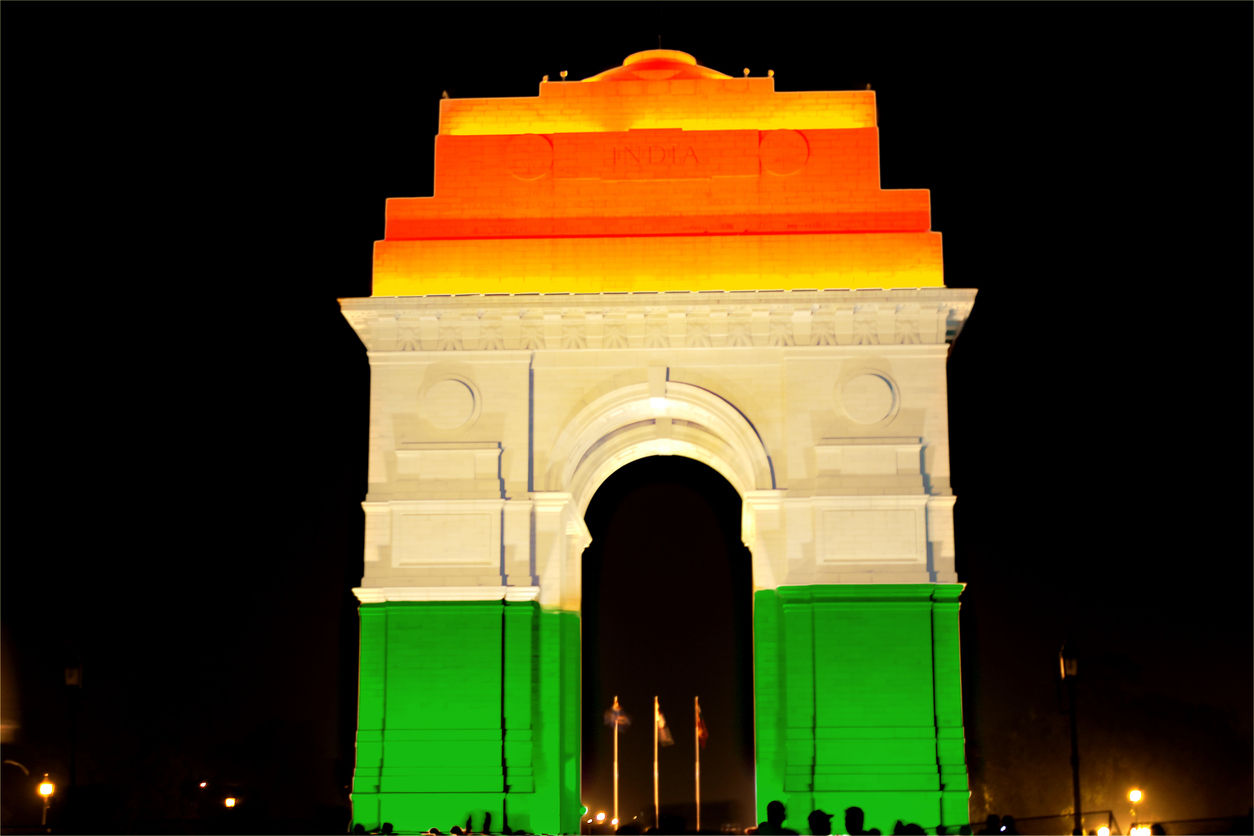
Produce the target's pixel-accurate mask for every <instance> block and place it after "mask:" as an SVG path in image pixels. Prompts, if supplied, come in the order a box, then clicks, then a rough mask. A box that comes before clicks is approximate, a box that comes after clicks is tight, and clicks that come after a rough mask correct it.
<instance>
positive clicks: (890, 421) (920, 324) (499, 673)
mask: <svg viewBox="0 0 1254 836" xmlns="http://www.w3.org/2000/svg"><path fill="white" fill-rule="evenodd" d="M440 107H441V123H440V124H441V128H440V136H439V137H437V141H436V195H435V196H434V197H431V198H406V199H394V200H389V201H388V209H387V233H386V238H385V240H384V241H380V242H378V243H377V245H376V250H375V274H374V275H375V284H374V295H373V296H372V297H370V298H367V299H344V300H341V307H342V309H343V311H344V315H345V317H346V318H347V319H348V321H349V322H350V323H351V324H352V326H353V328H354V329H355V331H356V332H357V334H358V335H359V337H360V338H361V340H362V342H363V343H364V344H365V346H366V348H367V349H368V356H369V359H370V366H371V396H370V397H371V407H370V443H369V476H368V482H369V493H368V496H367V498H366V501H365V503H363V507H364V509H365V516H366V535H365V561H366V562H365V576H364V577H363V579H362V584H361V588H360V589H358V590H356V592H357V595H358V597H359V599H360V600H361V602H362V606H361V613H362V635H361V642H362V656H361V683H360V687H361V692H360V693H361V697H360V700H361V703H360V706H359V728H358V752H357V770H356V773H355V777H354V783H353V806H354V818H355V820H356V821H359V822H362V823H363V824H365V825H367V826H368V827H373V826H376V825H378V824H380V823H381V822H383V821H390V822H392V823H393V824H394V825H395V826H396V827H397V828H398V829H402V830H415V829H425V828H428V827H432V826H435V827H439V828H440V829H441V830H445V831H447V829H448V827H449V826H450V825H451V824H453V823H464V822H465V820H466V818H467V816H468V815H473V817H474V824H475V826H476V827H478V826H480V825H481V822H482V816H483V814H484V813H485V812H488V811H490V812H491V813H492V818H493V823H494V826H499V824H501V823H504V815H505V814H508V817H509V824H510V826H511V827H513V828H515V829H518V828H524V829H526V830H528V831H531V832H551V833H553V832H564V833H571V832H578V814H579V808H580V800H579V753H580V743H579V682H580V672H579V664H580V663H579V647H580V644H579V641H580V639H579V615H578V614H579V610H580V573H581V556H582V552H583V549H584V547H585V546H586V545H587V544H588V542H589V534H588V531H587V528H586V527H585V526H584V523H583V514H584V512H585V510H586V509H587V507H588V503H589V502H590V501H591V499H592V496H593V494H594V493H595V491H596V489H597V488H598V487H599V486H600V484H601V483H602V482H603V481H604V480H605V479H606V478H608V477H609V476H610V475H611V474H612V473H613V472H614V471H615V470H617V469H618V468H620V467H622V466H623V465H624V464H626V463H628V462H631V461H634V460H636V459H639V458H642V457H644V456H651V455H682V456H688V457H690V458H694V459H697V460H698V461H702V462H704V463H706V464H708V465H709V466H710V467H712V468H714V469H715V470H717V471H718V472H719V473H721V474H722V475H723V476H724V477H725V478H726V479H727V480H728V482H730V483H731V484H732V486H733V487H735V489H736V490H737V491H738V492H739V493H740V495H741V497H742V498H743V500H744V510H743V517H742V519H743V531H742V537H743V540H744V542H745V544H746V545H747V546H748V547H749V548H750V551H751V553H752V559H753V583H754V589H755V615H754V619H755V624H754V635H755V638H754V642H755V718H756V719H755V722H756V741H757V744H756V745H757V787H758V798H757V805H758V816H759V818H760V819H763V818H765V815H766V814H765V806H766V804H767V802H769V801H771V800H773V799H775V798H778V799H780V800H782V801H784V803H785V804H786V805H787V806H788V808H789V810H791V811H792V813H793V816H794V818H793V819H792V820H791V821H790V824H791V826H792V827H793V828H794V829H798V830H800V831H802V832H806V827H805V822H804V816H805V814H806V813H807V812H808V811H809V810H811V809H814V808H815V807H823V808H824V809H827V810H843V809H844V808H845V807H847V806H850V805H852V804H857V805H858V806H861V807H863V808H864V809H865V810H866V811H867V815H868V819H867V824H868V826H875V827H879V828H881V829H882V830H886V831H887V828H890V827H891V826H892V823H893V821H894V820H895V819H897V818H902V819H904V820H907V821H917V822H919V823H921V824H925V825H928V826H932V825H935V824H936V823H938V822H942V821H944V822H948V823H961V822H964V821H965V820H966V817H967V816H966V803H967V795H968V793H967V784H966V780H967V779H966V767H965V763H964V757H963V733H962V716H961V685H960V678H959V655H958V621H957V608H958V603H957V599H958V593H959V592H960V591H961V586H960V585H958V583H957V582H958V578H957V575H956V574H955V572H954V543H953V503H954V496H953V494H952V491H951V490H950V487H949V447H948V437H949V433H948V423H947V421H948V415H947V403H946V385H945V361H946V358H947V354H948V347H947V343H949V342H952V340H953V339H954V338H955V337H956V336H957V334H958V332H959V330H960V329H961V327H962V324H963V322H964V320H965V318H966V316H967V314H968V313H969V311H970V309H971V307H972V304H973V302H974V297H975V291H973V290H959V289H949V288H945V287H944V286H943V282H942V274H941V256H940V236H939V234H937V233H934V232H931V231H930V221H929V209H928V194H927V192H926V191H882V190H880V189H879V185H878V180H879V161H878V138H877V133H876V131H877V129H876V128H875V124H874V110H875V108H874V94H873V93H870V92H862V91H856V92H836V93H780V94H777V93H775V92H774V81H773V80H771V79H729V78H727V77H726V76H723V75H722V74H720V73H716V72H714V71H712V70H708V69H706V68H703V67H699V66H698V65H697V64H696V63H695V61H693V60H692V59H691V57H690V56H685V55H683V54H682V53H674V52H671V51H654V52H650V53H641V54H639V55H636V56H632V57H631V58H629V59H628V61H627V62H626V63H625V65H624V66H623V67H620V68H618V69H616V70H611V71H609V72H608V73H603V74H602V75H601V76H598V77H596V79H592V80H587V81H585V82H583V83H577V82H568V83H546V84H542V85H541V91H540V96H539V97H538V98H536V99H480V100H443V101H441V103H440ZM627 291H631V292H627ZM659 536H665V533H664V532H660V533H659ZM807 706H808V707H807Z"/></svg>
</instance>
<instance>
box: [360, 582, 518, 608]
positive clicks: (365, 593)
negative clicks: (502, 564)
mask: <svg viewBox="0 0 1254 836" xmlns="http://www.w3.org/2000/svg"><path fill="white" fill-rule="evenodd" d="M353 594H354V595H356V596H357V600H358V601H360V602H361V603H363V604H381V603H383V602H385V601H534V600H536V597H537V596H538V595H539V594H540V587H538V586H407V587H365V588H362V587H355V588H354V589H353Z"/></svg>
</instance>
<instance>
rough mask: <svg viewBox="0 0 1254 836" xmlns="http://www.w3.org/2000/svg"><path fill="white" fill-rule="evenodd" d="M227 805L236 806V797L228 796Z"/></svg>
mask: <svg viewBox="0 0 1254 836" xmlns="http://www.w3.org/2000/svg"><path fill="white" fill-rule="evenodd" d="M226 806H228V807H234V806H235V799H234V798H228V799H227V800H226Z"/></svg>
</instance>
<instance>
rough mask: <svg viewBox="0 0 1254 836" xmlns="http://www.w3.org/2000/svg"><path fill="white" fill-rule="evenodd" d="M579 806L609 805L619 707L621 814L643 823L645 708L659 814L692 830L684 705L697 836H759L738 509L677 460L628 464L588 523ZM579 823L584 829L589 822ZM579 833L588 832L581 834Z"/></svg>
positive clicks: (703, 475) (746, 573) (709, 478)
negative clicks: (660, 725)
mask: <svg viewBox="0 0 1254 836" xmlns="http://www.w3.org/2000/svg"><path fill="white" fill-rule="evenodd" d="M584 519H585V522H586V523H587V526H588V530H589V532H591V534H592V543H591V545H589V546H588V548H587V549H586V550H585V551H584V554H583V606H582V619H581V626H582V633H583V641H582V643H583V671H582V676H583V699H582V703H583V726H582V749H583V769H582V794H583V802H584V803H585V804H586V805H588V807H589V808H590V810H591V815H595V814H596V813H597V812H598V811H601V810H604V811H605V813H606V817H607V821H608V818H609V817H610V816H611V815H612V804H613V780H614V775H613V742H612V729H611V728H610V727H609V726H606V725H605V722H604V715H605V712H606V710H607V709H609V707H610V705H611V703H612V702H613V699H614V697H615V695H617V696H618V698H619V701H620V703H621V705H622V708H623V711H624V712H625V713H626V714H627V715H628V716H629V717H630V718H631V721H632V725H631V727H630V728H629V729H626V730H625V731H623V732H622V733H621V734H620V736H619V815H620V817H621V819H622V821H623V823H624V824H628V823H633V817H635V816H640V819H639V822H638V823H639V824H640V825H641V828H640V829H641V832H643V830H644V829H645V828H647V827H650V826H652V825H653V732H652V728H651V725H650V723H651V720H652V710H653V697H654V695H657V696H658V697H659V699H660V705H661V709H662V713H663V715H664V716H665V717H666V721H667V724H668V725H669V726H670V727H671V730H672V734H673V736H674V738H675V745H673V746H670V747H666V748H661V749H659V773H660V780H659V786H660V792H659V796H660V801H661V808H662V813H663V815H666V814H667V813H668V812H669V813H670V814H671V815H678V816H682V817H683V818H684V819H685V821H686V827H687V828H688V829H692V828H693V827H695V800H694V789H695V780H694V768H693V767H694V754H695V753H694V740H693V731H694V727H695V719H694V715H693V697H694V696H699V697H700V698H701V712H702V716H703V719H704V721H705V724H706V726H707V728H708V729H709V735H710V737H709V742H708V744H707V746H706V748H704V749H702V750H701V829H702V830H703V831H705V830H714V831H717V830H718V829H719V828H720V827H721V826H723V825H725V824H736V825H738V826H739V829H740V830H741V831H743V829H744V828H745V827H748V826H750V825H752V824H755V823H756V821H755V820H754V818H753V816H754V799H753V792H754V775H753V626H752V616H753V597H752V596H753V575H752V564H751V559H750V555H749V550H748V549H747V548H745V546H744V545H743V543H741V541H740V520H741V499H740V496H739V494H737V493H736V490H735V489H734V488H733V487H732V486H731V485H730V484H729V483H728V482H727V481H726V480H725V479H724V478H723V477H722V476H721V475H719V474H718V473H717V472H716V471H715V470H713V469H712V468H710V467H708V466H706V465H704V464H702V463H700V462H697V461H695V460H693V459H687V458H683V457H680V456H652V457H648V458H644V459H640V460H638V461H635V462H632V463H631V464H628V465H625V466H623V467H622V468H620V469H619V470H618V471H616V472H615V473H614V474H613V475H612V476H610V478H609V479H607V480H606V481H605V482H604V483H603V484H602V485H601V486H600V487H599V488H598V489H597V492H596V494H595V495H594V496H593V498H592V501H591V503H589V505H588V510H587V513H586V514H585V515H584ZM585 818H587V817H585ZM585 826H586V825H585Z"/></svg>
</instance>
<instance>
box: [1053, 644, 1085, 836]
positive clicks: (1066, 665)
mask: <svg viewBox="0 0 1254 836" xmlns="http://www.w3.org/2000/svg"><path fill="white" fill-rule="evenodd" d="M1058 671H1059V673H1060V674H1061V676H1062V679H1063V681H1064V682H1066V683H1067V697H1068V700H1069V702H1068V704H1067V713H1069V714H1070V715H1071V792H1072V795H1073V797H1074V803H1075V829H1073V830H1072V831H1071V832H1072V834H1073V836H1075V834H1082V833H1084V827H1083V825H1082V824H1081V823H1080V738H1079V734H1078V733H1077V732H1076V716H1075V714H1076V712H1075V680H1076V677H1077V676H1079V673H1080V654H1079V653H1078V652H1077V650H1076V645H1075V641H1074V640H1071V639H1068V640H1067V641H1066V642H1064V643H1063V645H1062V649H1061V650H1059V651H1058Z"/></svg>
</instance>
